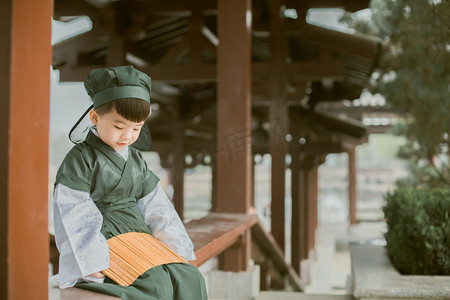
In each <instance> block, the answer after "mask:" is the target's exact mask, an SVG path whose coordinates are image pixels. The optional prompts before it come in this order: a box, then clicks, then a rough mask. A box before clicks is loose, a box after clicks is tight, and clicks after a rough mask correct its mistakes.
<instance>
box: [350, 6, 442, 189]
mask: <svg viewBox="0 0 450 300" xmlns="http://www.w3.org/2000/svg"><path fill="white" fill-rule="evenodd" d="M371 12H372V16H371V18H370V19H358V18H357V17H355V16H352V15H346V16H345V17H344V18H343V21H345V22H347V23H349V24H350V26H352V27H353V28H355V29H356V30H357V31H359V32H362V33H365V34H372V35H377V36H378V37H379V38H381V40H383V41H384V44H383V49H382V54H381V57H380V59H379V62H378V67H377V69H376V70H375V72H374V77H373V79H372V81H371V87H370V90H371V92H372V93H379V94H381V95H383V96H384V97H385V99H386V103H387V105H388V106H389V107H390V108H391V109H392V110H394V111H396V112H398V113H400V114H403V116H404V122H403V124H402V125H401V126H399V127H398V128H397V132H398V134H400V135H403V136H405V137H406V138H407V140H408V142H407V143H406V144H405V146H403V147H402V149H401V152H400V156H401V157H403V158H405V159H407V160H410V165H411V172H410V173H411V176H410V177H409V178H407V179H405V180H404V181H402V182H401V184H403V185H407V184H409V185H415V184H419V185H425V186H449V185H450V171H449V168H450V167H449V155H450V151H449V148H450V138H449V135H450V97H449V86H450V1H449V0H433V1H432V0H372V2H371Z"/></svg>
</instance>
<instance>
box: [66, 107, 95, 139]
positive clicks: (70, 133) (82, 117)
mask: <svg viewBox="0 0 450 300" xmlns="http://www.w3.org/2000/svg"><path fill="white" fill-rule="evenodd" d="M93 107H94V104H92V105H91V106H89V108H88V109H87V110H86V111H85V112H84V113H83V115H82V116H81V117H80V118H79V119H78V121H77V122H76V123H75V125H73V127H72V129H70V132H69V140H70V141H71V142H72V143H74V144H79V143H81V142H82V141H78V142H77V141H74V140H72V133H73V132H74V131H75V129H77V127H78V125H80V123H81V122H82V121H83V119H84V117H86V115H87V114H88V113H89V111H91V109H92V108H93ZM85 130H86V129H83V132H84V131H85Z"/></svg>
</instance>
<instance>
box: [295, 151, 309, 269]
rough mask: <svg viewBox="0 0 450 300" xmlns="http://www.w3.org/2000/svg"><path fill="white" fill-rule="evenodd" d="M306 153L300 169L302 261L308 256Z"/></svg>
mask: <svg viewBox="0 0 450 300" xmlns="http://www.w3.org/2000/svg"><path fill="white" fill-rule="evenodd" d="M305 159H306V158H305V155H301V159H300V161H301V168H300V170H299V176H298V182H299V186H298V188H299V203H298V207H297V211H298V218H299V220H300V221H299V226H298V227H299V229H298V238H299V249H298V253H299V254H298V255H299V258H300V262H301V261H302V260H304V259H307V258H308V245H307V242H308V170H307V169H306V168H305V166H304V165H305Z"/></svg>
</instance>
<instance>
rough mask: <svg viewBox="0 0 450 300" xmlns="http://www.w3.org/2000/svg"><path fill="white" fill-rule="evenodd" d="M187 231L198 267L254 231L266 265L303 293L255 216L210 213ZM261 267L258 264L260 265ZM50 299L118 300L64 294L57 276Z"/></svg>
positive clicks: (72, 292) (51, 281)
mask: <svg viewBox="0 0 450 300" xmlns="http://www.w3.org/2000/svg"><path fill="white" fill-rule="evenodd" d="M185 227H186V230H187V232H188V234H189V236H190V237H191V239H192V242H193V243H194V251H195V256H196V258H197V259H196V260H194V261H191V262H190V263H192V264H193V265H194V266H196V267H199V266H201V265H202V264H204V263H205V262H206V261H208V260H210V259H211V258H214V257H216V256H218V255H219V254H220V253H222V252H223V251H224V250H226V249H228V248H229V247H230V246H232V245H233V244H234V243H236V242H238V241H239V239H240V237H241V236H242V235H243V234H244V233H245V232H246V231H247V230H251V232H252V240H253V244H254V246H255V247H254V248H257V249H258V251H259V254H260V256H261V255H262V256H263V260H264V261H270V262H271V264H270V265H271V268H272V269H273V270H275V271H276V272H277V273H278V274H280V276H282V277H287V278H288V280H289V282H290V284H291V286H292V288H293V289H294V290H296V291H301V290H302V283H301V281H300V279H299V277H298V275H297V274H296V273H295V271H294V269H293V268H292V266H291V265H290V264H288V263H286V260H285V258H284V255H283V253H282V251H281V249H280V248H279V247H278V246H277V244H276V243H275V240H274V238H273V237H272V236H271V235H270V234H269V233H268V232H267V231H266V230H265V229H264V227H263V226H262V224H261V223H260V221H259V219H258V217H257V216H256V215H246V214H224V213H210V214H208V215H207V216H205V217H203V218H200V219H198V220H192V221H190V222H188V223H186V224H185ZM257 263H259V262H257ZM49 299H51V300H63V299H64V300H78V299H89V300H97V299H105V300H107V299H119V298H116V297H111V296H106V295H103V294H98V293H93V292H90V291H85V290H82V289H78V288H67V289H64V290H61V289H60V288H59V287H58V275H54V276H52V277H50V278H49Z"/></svg>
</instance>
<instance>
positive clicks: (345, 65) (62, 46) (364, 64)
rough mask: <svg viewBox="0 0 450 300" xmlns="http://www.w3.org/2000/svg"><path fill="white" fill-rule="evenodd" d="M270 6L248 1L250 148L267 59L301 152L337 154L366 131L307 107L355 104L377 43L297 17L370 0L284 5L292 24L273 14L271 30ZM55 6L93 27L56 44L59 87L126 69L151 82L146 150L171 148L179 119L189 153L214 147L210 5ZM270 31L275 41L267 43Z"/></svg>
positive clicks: (264, 0)
mask: <svg viewBox="0 0 450 300" xmlns="http://www.w3.org/2000/svg"><path fill="white" fill-rule="evenodd" d="M270 2H271V0H254V1H253V2H252V53H251V57H252V130H253V134H254V135H255V137H259V138H255V139H254V140H255V142H254V152H255V153H262V154H263V153H267V151H268V149H267V142H266V140H267V139H268V133H267V123H269V122H271V120H270V119H269V118H270V117H269V113H268V107H269V106H270V104H271V102H272V97H273V92H271V91H273V90H271V89H272V88H273V87H272V86H273V84H274V83H273V82H272V80H271V79H272V78H273V76H271V75H273V74H272V72H275V71H274V65H273V60H271V57H272V56H273V55H276V56H278V57H280V59H279V60H278V64H279V66H277V69H278V70H281V73H280V74H282V76H283V81H282V82H283V87H281V88H282V89H283V91H285V93H284V94H285V98H286V99H285V103H286V105H287V107H288V109H289V111H290V114H289V115H290V118H291V119H292V118H300V119H301V122H300V124H301V126H302V128H301V132H303V133H304V136H305V137H308V141H313V142H311V143H308V147H309V148H308V147H306V146H305V145H300V147H302V149H303V150H304V151H318V150H317V149H316V148H317V147H315V146H314V145H319V144H320V145H325V146H324V147H325V148H326V147H327V146H328V147H329V152H339V150H341V151H343V150H345V145H349V144H353V145H355V144H358V143H361V142H362V141H364V140H365V138H366V134H367V133H366V131H365V128H364V126H363V125H362V123H360V122H357V121H351V120H350V121H349V120H345V119H341V118H339V117H338V116H337V115H333V114H332V112H331V114H330V112H327V113H321V112H319V111H317V110H316V109H315V107H316V104H317V103H319V102H327V101H341V100H344V99H348V100H353V99H356V98H358V97H359V96H360V94H361V91H362V89H363V87H364V85H365V84H366V82H367V80H368V79H369V77H370V76H371V73H372V71H373V69H374V66H375V65H376V63H377V57H378V55H379V52H380V45H381V43H380V41H378V40H376V39H374V38H372V37H368V36H361V35H356V34H349V33H343V32H339V31H335V30H331V29H327V28H323V27H319V26H315V25H311V24H308V23H306V21H305V20H306V14H307V12H308V10H309V9H310V8H320V7H339V8H343V9H345V10H347V11H357V10H360V9H363V8H366V7H367V5H368V2H369V0H309V1H308V0H304V1H294V0H286V1H285V2H284V7H285V8H286V9H295V12H296V13H297V16H298V18H297V19H292V18H288V17H284V15H283V14H282V12H281V14H278V15H280V20H281V23H280V24H282V26H281V27H279V28H277V29H276V30H274V27H273V25H271V20H270V18H271V17H270V16H272V17H273V16H274V15H275V16H276V15H277V14H276V13H275V14H274V13H273V12H271V11H270V8H271V7H272V6H271V3H270ZM54 7H55V11H54V19H56V20H69V19H71V18H73V17H76V16H89V18H90V19H91V20H92V22H93V28H92V30H91V31H89V32H87V33H84V34H82V35H79V36H76V37H74V38H71V39H68V40H66V41H63V42H60V43H58V44H56V45H54V47H53V67H54V68H55V69H59V70H60V78H61V80H62V81H82V80H83V79H84V77H85V76H86V75H87V74H88V72H89V71H90V70H92V69H93V68H103V67H107V66H114V65H123V64H133V65H135V66H136V67H137V68H138V69H140V70H141V71H144V72H146V73H147V74H149V75H150V76H151V77H152V88H153V90H152V101H153V106H152V108H153V114H152V116H151V119H150V120H149V123H150V126H151V127H150V128H151V132H152V136H153V140H154V141H158V142H157V143H155V144H154V150H156V151H158V152H159V153H160V154H162V155H164V154H165V153H168V152H169V151H170V150H169V148H170V140H171V137H172V133H173V132H172V131H173V126H172V124H173V123H174V121H180V120H181V121H182V122H183V128H184V133H185V137H186V141H187V146H186V151H187V152H188V153H193V152H195V151H197V150H198V148H199V147H201V146H204V145H205V143H209V144H211V143H214V137H215V132H216V129H215V128H216V125H215V123H216V81H217V77H216V55H217V47H218V43H219V41H218V39H217V17H218V16H217V2H216V1H209V0H192V1H174V0H164V1H162V0H140V1H134V0H128V1H126V0H119V1H109V0H86V1H84V0H55V6H54ZM219 17H220V16H219ZM230 22H232V20H230ZM274 35H277V36H278V37H279V41H283V42H282V43H279V44H274V42H273V41H274V39H273V37H274ZM280 44H282V45H281V46H280ZM236 47H239V45H236ZM230 51H232V49H231V50H230ZM272 121H273V120H272ZM264 137H265V138H264ZM336 145H338V146H336ZM324 147H321V149H322V150H320V151H322V152H323V151H324V150H323V149H324ZM204 148H205V147H204ZM195 149H197V150H195ZM308 149H312V150H308ZM325 151H326V150H325ZM197 152H198V151H197ZM205 152H208V151H206V150H205Z"/></svg>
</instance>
